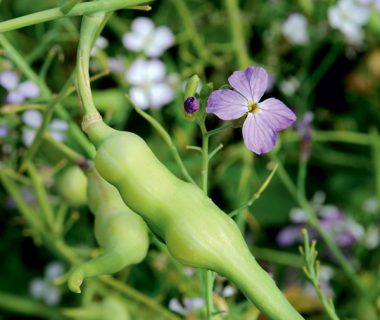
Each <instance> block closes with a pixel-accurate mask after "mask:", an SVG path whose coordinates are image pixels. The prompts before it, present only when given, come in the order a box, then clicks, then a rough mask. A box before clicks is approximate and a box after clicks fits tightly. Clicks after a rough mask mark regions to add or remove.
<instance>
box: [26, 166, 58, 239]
mask: <svg viewBox="0 0 380 320" xmlns="http://www.w3.org/2000/svg"><path fill="white" fill-rule="evenodd" d="M26 168H27V170H28V173H29V176H30V179H31V180H32V185H33V188H34V190H35V192H36V196H37V201H38V204H39V206H40V208H41V211H42V213H43V215H44V216H45V222H46V224H47V225H48V226H49V227H50V230H51V231H53V233H56V230H57V228H56V226H55V224H54V213H53V210H52V208H51V206H50V204H49V201H48V197H47V194H46V191H45V187H44V185H43V183H42V181H41V178H40V176H39V175H38V172H37V170H36V167H35V166H34V165H33V164H32V163H31V162H28V163H27V165H26Z"/></svg>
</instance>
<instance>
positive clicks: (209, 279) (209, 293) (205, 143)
mask: <svg viewBox="0 0 380 320" xmlns="http://www.w3.org/2000/svg"><path fill="white" fill-rule="evenodd" d="M199 126H200V129H201V132H202V174H201V176H202V190H203V192H204V194H205V195H206V196H207V195H208V167H209V160H210V157H209V139H210V136H209V135H207V129H206V125H205V122H204V120H203V121H202V122H200V124H199ZM213 282H214V273H213V272H212V271H210V270H206V271H204V286H205V287H204V290H205V300H206V318H207V320H210V319H211V317H212V313H213V310H214V304H213Z"/></svg>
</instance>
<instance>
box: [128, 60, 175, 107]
mask: <svg viewBox="0 0 380 320" xmlns="http://www.w3.org/2000/svg"><path fill="white" fill-rule="evenodd" d="M125 79H126V80H127V82H128V83H129V84H131V85H132V87H131V89H130V91H129V95H130V97H131V99H132V101H133V102H134V103H135V104H136V105H137V106H138V107H139V108H141V109H146V108H153V109H159V108H161V107H162V106H164V105H166V104H168V103H169V102H171V101H172V100H173V98H174V92H173V89H172V88H171V86H170V85H169V83H168V79H167V76H166V68H165V65H164V64H163V62H162V61H160V60H158V59H152V60H144V59H137V60H135V61H134V62H133V63H132V65H131V66H130V67H129V68H128V70H127V72H126V74H125Z"/></svg>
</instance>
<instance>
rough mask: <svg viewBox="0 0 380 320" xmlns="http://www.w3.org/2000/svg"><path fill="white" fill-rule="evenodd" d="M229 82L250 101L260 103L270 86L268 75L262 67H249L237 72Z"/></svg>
mask: <svg viewBox="0 0 380 320" xmlns="http://www.w3.org/2000/svg"><path fill="white" fill-rule="evenodd" d="M228 82H229V83H230V85H231V86H232V87H233V88H234V89H235V90H236V91H238V92H240V93H241V94H242V95H243V96H244V97H246V98H247V99H248V100H253V101H254V102H259V101H260V99H261V97H262V96H263V94H264V92H265V90H266V88H267V85H268V73H267V72H266V71H265V69H264V68H261V67H249V68H247V69H245V70H244V71H235V72H234V73H233V74H232V75H231V76H230V77H229V78H228Z"/></svg>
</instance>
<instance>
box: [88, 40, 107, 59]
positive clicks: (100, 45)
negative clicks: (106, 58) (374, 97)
mask: <svg viewBox="0 0 380 320" xmlns="http://www.w3.org/2000/svg"><path fill="white" fill-rule="evenodd" d="M107 47H108V40H107V39H106V38H104V37H102V36H99V37H97V38H96V40H95V43H94V46H93V47H92V49H91V52H90V56H91V57H95V56H96V55H97V54H98V52H99V51H102V50H104V49H105V48H107Z"/></svg>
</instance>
